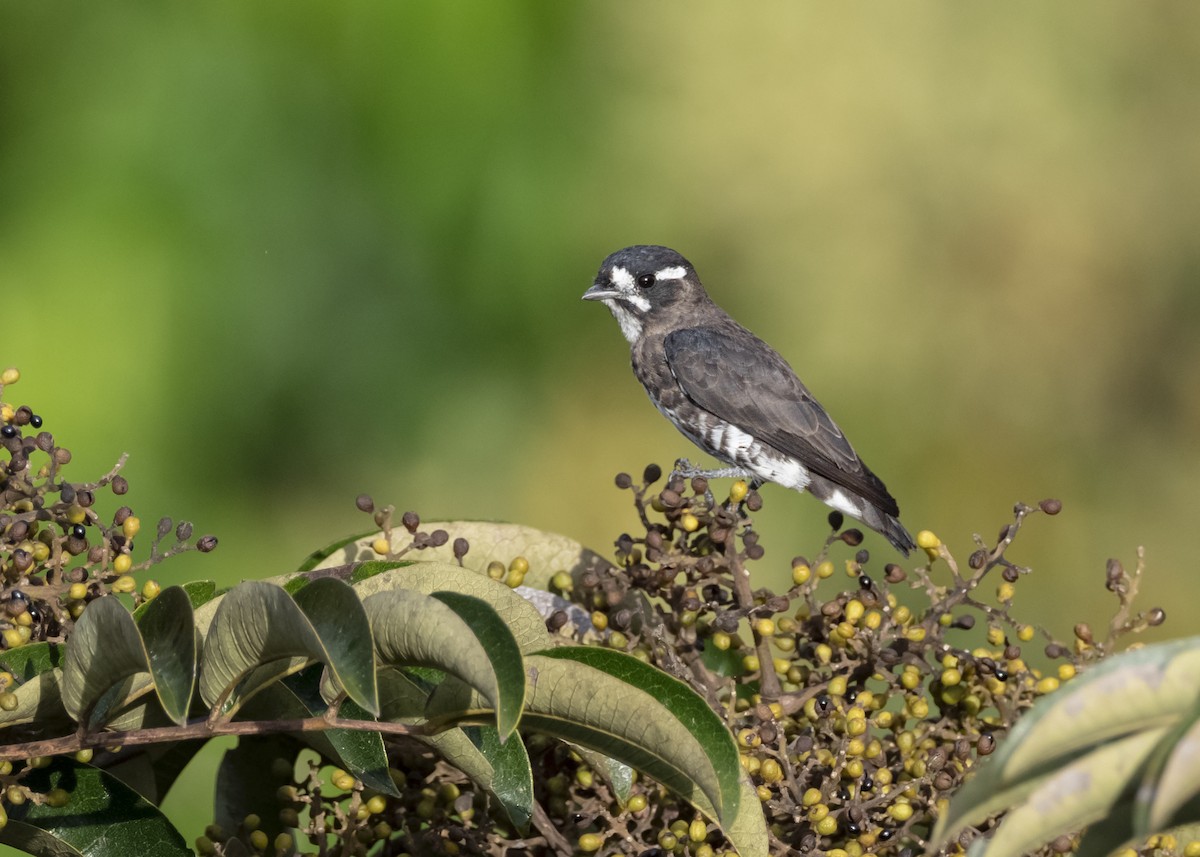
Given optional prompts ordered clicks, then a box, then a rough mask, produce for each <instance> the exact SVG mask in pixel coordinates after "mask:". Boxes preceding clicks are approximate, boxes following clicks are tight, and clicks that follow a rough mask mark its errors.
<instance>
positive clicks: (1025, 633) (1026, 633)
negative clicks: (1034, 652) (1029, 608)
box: [997, 625, 1035, 645]
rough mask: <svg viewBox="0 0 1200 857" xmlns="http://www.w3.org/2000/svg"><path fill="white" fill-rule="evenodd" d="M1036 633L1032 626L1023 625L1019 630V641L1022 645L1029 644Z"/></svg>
mask: <svg viewBox="0 0 1200 857" xmlns="http://www.w3.org/2000/svg"><path fill="white" fill-rule="evenodd" d="M1034 633H1035V632H1034V628H1033V626H1032V625H1022V626H1021V627H1020V628H1018V629H1017V639H1018V640H1020V641H1021V642H1022V643H1028V642H1029V641H1030V640H1032V639H1033V635H1034ZM997 645H999V644H997Z"/></svg>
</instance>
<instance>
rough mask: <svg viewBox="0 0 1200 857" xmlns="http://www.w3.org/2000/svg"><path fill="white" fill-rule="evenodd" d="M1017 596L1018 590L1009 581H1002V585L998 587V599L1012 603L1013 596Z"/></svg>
mask: <svg viewBox="0 0 1200 857" xmlns="http://www.w3.org/2000/svg"><path fill="white" fill-rule="evenodd" d="M1016 594H1017V588H1016V587H1015V586H1013V585H1012V584H1011V583H1009V582H1008V581H1007V580H1005V581H1002V582H1001V583H1000V585H999V586H997V587H996V597H997V598H999V599H1000V600H1001V601H1012V600H1013V596H1014V595H1016Z"/></svg>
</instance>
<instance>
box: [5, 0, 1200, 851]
mask: <svg viewBox="0 0 1200 857" xmlns="http://www.w3.org/2000/svg"><path fill="white" fill-rule="evenodd" d="M0 8H2V13H3V21H4V23H3V26H2V27H0V192H2V194H3V204H2V205H0V295H2V296H3V302H2V304H0V307H2V308H0V325H2V328H0V329H2V338H0V363H2V364H3V365H18V366H19V367H20V368H21V370H22V372H23V379H22V381H21V382H20V384H19V386H16V387H12V388H10V390H8V391H7V396H6V397H7V398H9V400H10V401H16V402H17V403H28V404H30V405H31V406H32V407H33V408H34V410H35V411H36V412H38V413H40V414H42V415H43V416H44V418H45V421H46V428H47V429H49V430H51V431H53V432H54V433H55V434H56V436H57V437H58V439H59V440H60V442H62V443H64V444H65V445H67V446H68V447H69V448H71V449H72V450H73V452H74V453H75V460H74V463H73V464H72V465H71V467H72V473H73V474H74V478H76V479H83V478H85V477H87V476H91V475H94V474H99V473H100V472H103V471H104V470H106V469H107V468H108V467H109V466H110V465H111V464H112V462H114V461H115V460H116V458H117V457H118V456H119V455H120V454H121V453H123V452H129V453H130V454H131V458H130V460H129V464H128V467H127V469H126V471H125V472H126V475H127V476H128V478H129V480H130V482H131V486H132V488H131V491H130V494H129V496H128V497H127V498H126V499H127V500H128V501H129V502H130V504H131V505H133V507H134V508H135V510H136V511H137V512H138V513H139V514H141V515H142V516H143V518H145V519H146V520H148V521H153V520H155V519H157V517H158V516H159V515H161V514H170V515H173V516H175V517H176V518H187V519H190V520H192V521H194V522H195V523H196V526H197V530H198V531H203V532H214V533H216V534H218V535H219V537H220V539H221V546H220V548H219V549H218V551H217V552H216V553H214V554H212V555H210V556H207V557H200V556H195V555H193V556H189V557H185V558H182V559H180V560H179V561H177V562H175V563H171V564H168V565H166V566H162V567H160V568H159V569H158V576H159V577H160V578H161V579H162V580H163V581H164V582H177V581H182V580H185V579H191V578H195V577H199V576H208V577H215V578H217V579H219V580H221V581H222V582H233V581H236V580H238V579H241V578H249V577H261V576H266V575H270V574H277V573H281V572H284V571H287V570H290V569H291V568H292V567H293V566H294V565H295V563H296V562H297V561H299V559H301V558H302V557H303V556H304V555H305V554H306V553H307V552H308V551H309V550H310V549H312V548H314V547H317V546H319V545H321V544H323V543H325V542H328V541H330V540H332V539H334V538H336V537H339V536H341V535H343V534H345V533H348V532H351V531H355V530H358V529H362V528H364V527H365V526H367V524H368V521H367V519H366V518H365V516H363V515H361V514H360V513H358V512H356V511H355V510H354V497H355V495H356V494H358V493H359V492H361V491H366V492H369V493H371V494H373V495H374V496H375V497H376V498H377V500H378V501H379V502H381V503H382V502H393V503H395V504H396V505H397V506H399V507H401V508H414V509H416V510H418V511H419V512H421V513H422V515H424V516H425V517H426V518H427V519H431V518H435V517H470V518H487V519H504V520H511V521H519V522H522V523H526V524H530V525H534V526H538V527H543V528H546V529H550V530H555V531H559V532H562V533H566V534H569V535H572V536H574V537H576V538H578V539H579V540H581V541H583V542H584V543H586V544H589V545H592V546H595V547H596V548H598V549H600V550H606V549H607V548H608V547H609V546H610V545H611V544H612V541H613V539H614V538H615V537H616V536H617V535H618V534H619V533H620V532H621V531H622V530H624V529H627V528H628V527H630V526H632V518H631V510H630V507H629V504H628V501H627V497H626V496H625V495H622V494H621V493H620V492H618V491H617V490H616V489H615V488H613V487H612V477H613V475H614V474H615V473H616V472H617V471H619V470H630V471H632V472H634V473H639V472H640V470H641V468H642V466H643V465H644V464H646V463H647V462H650V461H656V462H659V463H662V464H664V465H669V464H670V462H672V461H673V460H674V459H675V458H676V457H678V456H679V455H682V454H686V453H688V452H689V448H688V445H687V444H686V442H685V441H684V440H683V439H682V438H681V437H680V436H679V435H678V434H676V432H675V430H674V429H673V428H672V427H671V426H670V425H669V424H668V423H667V422H666V421H665V420H663V419H662V418H661V417H660V416H659V415H658V414H657V412H656V411H655V410H654V409H653V407H651V405H650V404H649V403H648V401H647V400H646V398H645V395H644V393H643V392H642V390H641V388H640V386H639V385H638V384H637V383H636V382H635V381H634V379H633V378H632V376H631V374H630V371H629V367H628V353H627V346H626V345H625V342H624V340H623V339H622V338H621V336H620V334H619V332H618V330H617V326H616V324H615V323H614V322H613V320H612V319H611V318H610V317H609V315H608V313H607V311H606V310H605V309H604V308H603V307H600V306H597V305H594V304H584V303H582V302H580V300H579V295H580V294H581V293H582V292H583V291H584V290H585V289H586V288H587V286H588V285H589V284H590V282H591V279H592V277H593V276H594V274H595V271H596V268H597V266H598V265H599V263H600V261H601V260H602V259H603V258H604V256H606V255H607V254H608V253H609V252H611V251H612V250H615V249H617V248H619V247H622V246H625V245H627V244H633V243H664V244H668V245H670V246H673V247H675V248H677V249H678V250H680V251H681V252H683V253H684V254H685V255H687V256H688V257H689V258H690V259H691V260H692V262H693V263H694V264H695V265H696V266H697V268H698V269H699V271H700V272H701V275H702V276H703V278H704V280H705V282H706V284H707V285H708V288H709V290H710V292H711V293H712V294H713V296H714V297H715V298H716V299H717V300H718V301H719V302H720V303H722V304H723V305H724V306H725V307H726V308H727V309H729V310H730V311H731V312H732V313H733V315H735V316H736V317H737V318H738V319H739V320H741V321H742V322H743V323H745V324H746V325H747V326H749V327H750V328H751V329H753V330H754V331H755V332H757V333H758V334H759V335H760V336H762V337H763V338H765V339H766V340H768V341H769V342H771V343H772V344H773V345H775V346H776V348H777V349H778V350H779V351H781V352H782V353H783V354H784V355H785V356H786V357H787V358H788V359H789V360H790V361H791V362H792V363H793V365H794V366H796V368H797V369H798V371H799V372H800V374H801V376H802V377H803V378H804V379H805V380H806V381H807V382H808V384H809V386H810V387H811V388H812V389H813V390H814V392H815V393H816V394H817V396H818V397H819V398H820V399H821V400H822V401H823V403H824V404H825V405H826V407H827V408H828V409H829V410H830V411H831V412H832V413H833V414H834V415H835V417H836V418H837V420H838V421H839V422H840V423H841V425H842V426H843V427H844V428H845V429H846V430H847V432H848V434H849V435H850V436H851V438H852V439H853V440H854V442H855V444H856V446H857V448H858V449H859V451H860V452H861V453H862V454H863V456H864V458H865V459H866V460H867V461H868V463H869V464H870V465H871V466H872V468H873V469H875V470H876V471H877V472H878V473H879V474H880V475H881V476H882V477H883V478H884V479H885V480H886V482H887V484H888V485H889V487H890V488H891V489H892V491H893V493H895V494H896V495H897V497H898V498H899V500H900V503H901V507H902V509H903V518H904V520H905V521H906V522H907V524H908V526H909V528H910V529H912V530H913V531H914V532H915V531H916V530H917V529H922V528H929V529H933V530H935V531H936V532H937V533H938V534H939V535H940V536H941V537H942V538H943V540H945V541H946V542H948V543H949V544H950V545H951V547H952V549H954V550H956V551H957V552H959V554H960V556H961V557H963V558H965V556H966V554H968V553H969V552H970V550H971V535H972V533H976V532H980V533H983V534H984V535H985V536H987V537H988V538H994V536H995V533H996V531H997V530H998V529H999V527H1000V526H1001V525H1002V524H1003V523H1005V522H1006V521H1007V520H1008V519H1009V516H1010V513H1011V508H1012V504H1013V503H1014V501H1017V500H1025V501H1029V502H1036V501H1037V500H1039V499H1041V498H1043V497H1046V496H1056V497H1059V498H1061V499H1062V501H1063V503H1064V511H1063V513H1062V514H1061V515H1060V516H1059V517H1058V518H1056V519H1046V518H1038V519H1036V520H1035V521H1034V522H1033V523H1032V524H1030V526H1029V527H1028V528H1027V530H1026V532H1025V533H1024V534H1023V535H1022V537H1021V539H1020V541H1019V542H1018V545H1017V547H1016V548H1015V549H1014V552H1013V554H1012V556H1013V558H1014V559H1016V560H1017V561H1020V562H1024V563H1028V564H1030V565H1032V566H1033V567H1034V568H1035V569H1036V571H1035V577H1034V579H1033V580H1032V581H1027V582H1026V583H1024V584H1022V586H1020V587H1019V588H1018V609H1019V612H1020V613H1021V614H1022V615H1023V616H1024V617H1025V618H1027V619H1030V620H1036V621H1041V622H1044V623H1046V624H1048V625H1049V626H1050V627H1051V628H1052V629H1054V630H1055V631H1057V632H1059V633H1061V634H1069V632H1070V627H1071V624H1073V623H1074V622H1075V621H1078V620H1088V621H1092V622H1094V623H1097V624H1101V623H1103V622H1104V621H1105V619H1106V617H1107V616H1108V615H1109V612H1110V604H1109V599H1110V597H1109V596H1107V595H1106V593H1104V590H1103V586H1102V583H1103V576H1104V563H1105V560H1106V558H1108V557H1110V556H1117V557H1121V558H1122V559H1124V560H1125V561H1126V562H1127V564H1130V565H1132V562H1133V559H1134V556H1135V549H1136V547H1137V546H1138V545H1145V546H1146V550H1147V556H1148V559H1149V569H1150V570H1149V577H1148V579H1147V580H1146V581H1145V582H1144V585H1143V593H1144V597H1145V601H1144V604H1145V606H1150V605H1151V604H1163V605H1164V606H1166V607H1167V608H1168V614H1169V618H1168V623H1167V625H1166V627H1165V628H1164V629H1162V632H1161V634H1160V636H1164V635H1167V636H1170V635H1174V636H1178V635H1183V634H1186V633H1191V632H1194V631H1195V630H1196V627H1197V623H1196V621H1195V614H1194V608H1193V607H1192V606H1190V605H1194V604H1195V603H1196V597H1197V595H1198V594H1200V592H1198V588H1197V583H1196V581H1197V575H1196V572H1195V570H1194V565H1195V561H1194V554H1193V551H1194V547H1193V540H1194V538H1193V537H1194V532H1195V530H1194V528H1195V526H1196V519H1197V516H1198V514H1200V486H1198V477H1200V440H1198V437H1200V397H1198V392H1200V242H1198V241H1197V234H1198V227H1200V157H1197V151H1198V148H1197V147H1198V146H1200V142H1198V141H1200V98H1197V97H1196V81H1197V80H1200V6H1197V5H1194V4H1170V5H1153V6H1145V5H1140V4H1133V3H1101V4H1098V5H1092V6H1089V8H1088V10H1087V11H1086V13H1085V14H1083V13H1081V9H1080V8H1079V7H1077V6H1072V5H1058V4H1049V5H1047V4H1038V3H1013V4H1004V5H1003V7H1000V6H993V5H986V4H972V5H965V6H959V5H954V6H948V5H943V4H931V3H913V4H904V5H892V4H859V5H850V6H847V5H844V4H836V5H835V4H829V5H815V4H804V5H799V4H789V3H782V2H778V3H763V4H756V5H754V6H752V7H746V6H740V7H738V9H737V10H736V11H733V10H732V9H731V7H729V6H728V5H727V4H723V3H719V2H715V0H713V2H693V3H688V4H686V5H685V4H671V3H652V4H644V3H634V2H599V0H587V2H576V3H550V2H536V3H535V2H510V3H487V2H464V3H434V2H424V3H391V4H382V3H353V4H317V3H311V2H286V3H285V2H259V3H252V4H250V3H231V2H218V3H209V4H184V3H169V4H133V3H120V2H118V3H105V4H82V5H80V4H65V3H58V2H40V3H16V2H11V3H9V2H6V3H4V4H3V6H2V7H0ZM764 496H765V500H766V508H765V509H764V510H763V512H762V513H761V515H760V516H759V525H760V529H761V531H762V533H763V539H762V544H763V545H764V546H765V547H766V549H767V558H766V560H765V561H764V562H763V563H760V567H761V571H760V572H759V573H760V574H762V575H764V580H765V581H768V580H770V579H771V576H772V575H776V576H777V579H778V577H780V576H782V575H783V574H784V573H786V570H787V567H788V560H789V559H790V558H791V557H792V556H793V555H795V554H797V553H812V552H813V551H814V550H815V548H816V545H817V544H818V543H819V541H820V539H821V538H822V536H823V534H824V532H825V524H824V518H825V514H824V512H825V510H824V507H822V506H820V505H819V504H817V503H816V502H815V501H813V500H811V499H809V498H802V497H799V496H796V495H794V494H792V493H790V492H786V491H784V490H783V489H778V488H767V489H765V492H764ZM113 505H115V502H114V504H113ZM867 546H869V547H871V548H872V549H873V550H874V552H875V556H876V559H875V562H876V563H878V564H882V562H884V561H889V560H891V559H892V558H893V557H892V556H891V555H890V553H889V551H887V550H886V546H885V544H884V543H883V542H882V540H881V539H879V538H878V537H875V536H870V537H869V538H868V542H867ZM206 764H210V763H206ZM195 788H196V790H195V791H194V792H188V791H187V790H186V789H181V790H180V792H179V793H177V794H176V795H174V796H173V797H172V799H171V801H170V803H169V809H170V810H171V811H172V812H176V813H183V812H184V809H185V808H186V806H187V804H189V803H191V804H193V805H194V804H196V803H197V801H198V802H199V804H200V806H201V809H202V808H203V803H204V800H205V798H204V794H205V789H206V788H208V785H207V784H206V783H204V782H199V784H198V785H196V787H195ZM197 796H199V797H197ZM203 815H204V813H203V812H200V816H203ZM188 823H189V824H191V825H193V826H192V827H191V829H190V830H189V835H195V833H196V832H198V831H199V826H200V825H202V824H203V820H196V821H194V822H192V821H189V822H188Z"/></svg>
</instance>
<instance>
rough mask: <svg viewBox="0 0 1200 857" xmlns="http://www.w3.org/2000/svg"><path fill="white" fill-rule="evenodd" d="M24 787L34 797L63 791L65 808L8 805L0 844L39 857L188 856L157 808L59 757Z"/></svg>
mask: <svg viewBox="0 0 1200 857" xmlns="http://www.w3.org/2000/svg"><path fill="white" fill-rule="evenodd" d="M24 784H25V785H27V786H29V787H30V788H32V789H34V790H36V791H40V792H47V791H49V790H50V789H54V788H61V789H65V790H66V791H68V792H69V793H70V795H71V799H70V802H69V803H67V804H66V805H65V806H61V807H52V806H49V805H47V804H45V803H41V804H39V803H35V802H33V801H27V802H26V803H23V804H9V805H8V807H7V809H8V824H7V825H6V826H5V827H4V828H3V829H2V830H0V843H3V844H5V845H11V846H13V847H14V848H19V849H21V850H23V851H25V852H27V853H30V854H44V855H60V854H61V855H67V854H80V855H84V857H129V855H146V857H149V855H154V857H175V855H178V857H192V855H193V852H192V850H191V849H190V848H189V847H188V845H187V843H186V842H185V841H184V838H183V837H182V836H181V835H180V833H179V831H177V830H176V829H175V828H174V827H173V826H172V825H171V823H170V822H169V821H167V819H166V817H164V816H163V814H162V813H161V812H160V811H159V810H158V807H156V806H154V805H153V804H151V803H150V802H149V801H147V800H146V799H145V798H143V797H142V796H141V795H139V794H138V793H137V792H135V791H134V790H133V789H131V788H129V787H128V786H126V785H125V784H124V783H122V782H121V781H120V780H118V779H117V778H116V777H114V776H112V775H111V774H109V773H107V772H105V771H102V770H100V769H99V768H93V767H91V766H90V765H82V764H80V763H78V762H75V761H72V760H69V759H67V758H64V757H59V758H56V759H54V760H53V761H52V762H51V763H50V765H49V767H46V768H40V769H38V770H35V771H32V772H31V773H30V774H29V776H28V777H27V778H26V779H25V780H24Z"/></svg>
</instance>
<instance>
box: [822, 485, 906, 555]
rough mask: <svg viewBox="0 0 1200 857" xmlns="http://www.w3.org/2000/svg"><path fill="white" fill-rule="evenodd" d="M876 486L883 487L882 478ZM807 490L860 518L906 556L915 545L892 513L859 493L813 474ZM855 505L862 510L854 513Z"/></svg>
mask: <svg viewBox="0 0 1200 857" xmlns="http://www.w3.org/2000/svg"><path fill="white" fill-rule="evenodd" d="M880 488H883V483H882V482H881V483H880ZM883 490H884V493H885V496H886V497H887V498H888V499H891V495H890V494H887V493H886V489H883ZM808 492H809V493H810V494H812V495H813V496H814V497H816V498H817V499H818V500H820V501H822V502H823V503H826V504H827V505H829V506H831V507H833V508H834V509H840V510H842V511H844V512H847V513H849V514H850V515H851V516H852V517H854V518H857V519H858V520H860V521H862V522H863V523H864V524H866V525H867V526H868V527H870V528H871V529H872V530H874V531H875V532H877V533H879V534H880V535H881V536H883V537H884V538H885V539H887V540H888V541H889V542H891V543H892V547H894V548H895V549H896V550H898V551H900V552H901V553H902V554H904V555H905V556H908V553H909V551H911V550H912V549H913V548H915V547H916V546H917V543H916V542H915V541H913V537H912V535H910V534H909V532H908V530H906V529H904V525H903V524H901V523H900V519H899V518H897V517H896V515H895V514H889V513H888V512H885V511H884V510H882V509H880V508H879V507H878V506H876V505H875V504H874V503H872V502H871V501H870V500H868V499H866V498H865V497H862V496H861V495H855V494H852V493H851V492H850V491H849V490H848V489H846V488H845V487H844V486H840V485H835V484H834V483H832V482H830V481H828V480H826V479H823V478H821V477H819V476H814V477H813V479H812V482H810V483H809V484H808ZM839 494H840V495H842V497H841V498H838V495H839ZM847 494H849V495H850V497H849V498H846V495H847ZM831 501H832V502H831ZM894 502H895V501H893V503H894ZM855 508H858V509H862V514H855V513H854V511H853V510H854V509H855ZM893 509H894V510H895V512H896V514H899V512H900V510H899V509H896V508H895V507H894V506H893Z"/></svg>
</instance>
